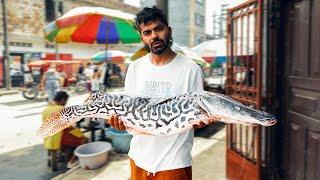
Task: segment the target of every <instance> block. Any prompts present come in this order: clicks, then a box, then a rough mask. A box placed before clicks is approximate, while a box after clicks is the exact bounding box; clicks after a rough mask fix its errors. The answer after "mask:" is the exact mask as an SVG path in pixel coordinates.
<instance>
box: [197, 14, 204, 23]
mask: <svg viewBox="0 0 320 180" xmlns="http://www.w3.org/2000/svg"><path fill="white" fill-rule="evenodd" d="M195 21H196V22H195V23H196V25H199V26H204V16H202V15H200V14H198V13H195Z"/></svg>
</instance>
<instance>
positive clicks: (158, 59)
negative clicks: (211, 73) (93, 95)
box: [107, 7, 205, 180]
mask: <svg viewBox="0 0 320 180" xmlns="http://www.w3.org/2000/svg"><path fill="white" fill-rule="evenodd" d="M136 26H137V28H138V29H139V31H140V35H141V39H142V41H143V42H144V44H145V46H146V47H147V48H148V49H149V51H150V53H149V54H147V55H145V56H143V57H141V58H140V59H138V60H136V61H135V62H134V63H132V64H131V65H130V66H129V68H128V71H127V74H126V78H125V93H126V94H127V95H130V96H142V97H152V98H167V97H172V96H176V95H179V94H183V93H187V92H191V91H199V90H203V81H204V79H203V74H202V71H201V69H200V67H199V66H198V65H197V64H196V63H195V62H194V61H192V60H191V59H189V58H186V57H184V56H182V55H179V54H176V53H175V52H174V51H173V50H172V49H171V47H170V46H171V43H172V30H171V27H170V26H169V25H168V21H167V18H166V17H165V15H164V14H163V12H162V10H160V9H158V8H157V7H151V8H150V7H146V8H144V9H142V10H141V11H140V12H138V14H137V17H136ZM107 123H108V124H110V125H111V126H112V127H114V128H116V129H118V130H125V128H126V127H125V125H124V123H123V121H122V120H121V119H120V118H119V117H118V116H117V115H116V114H114V115H112V116H111V117H108V119H107ZM203 126H205V125H204V124H200V125H197V126H194V128H200V127H203ZM193 137H194V130H193V129H192V130H189V131H186V132H183V133H181V134H176V135H170V136H151V135H141V134H139V135H138V134H137V135H133V138H132V140H131V144H130V151H129V153H128V155H129V157H130V167H131V179H132V180H146V179H150V178H151V179H167V180H190V179H192V171H191V166H192V157H191V149H192V145H193Z"/></svg>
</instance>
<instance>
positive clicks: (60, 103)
mask: <svg viewBox="0 0 320 180" xmlns="http://www.w3.org/2000/svg"><path fill="white" fill-rule="evenodd" d="M68 99H69V95H68V94H67V93H66V92H64V91H58V92H57V93H56V94H55V96H54V99H53V103H50V104H48V106H47V107H46V108H45V109H44V110H43V112H42V121H43V122H45V121H46V120H47V119H48V118H50V116H51V115H52V113H54V112H59V111H61V110H62V109H63V108H64V106H65V105H66V104H67V101H68ZM87 142H88V139H87V138H86V137H85V136H84V134H83V133H82V132H81V131H80V129H78V128H75V127H73V126H70V127H68V128H66V129H64V130H63V131H60V132H58V133H56V134H54V135H52V136H49V137H47V138H45V139H44V147H45V149H47V150H60V149H64V148H75V147H78V146H80V145H82V144H84V143H87ZM76 164H77V159H76V156H75V155H72V157H71V158H70V160H69V162H68V165H67V166H68V168H71V167H73V166H75V165H76Z"/></svg>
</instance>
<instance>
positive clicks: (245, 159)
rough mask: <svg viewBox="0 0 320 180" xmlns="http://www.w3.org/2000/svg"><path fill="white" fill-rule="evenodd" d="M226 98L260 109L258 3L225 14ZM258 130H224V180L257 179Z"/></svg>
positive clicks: (241, 127) (231, 127) (258, 0)
mask: <svg viewBox="0 0 320 180" xmlns="http://www.w3.org/2000/svg"><path fill="white" fill-rule="evenodd" d="M227 24H228V27H227V31H228V35H227V51H228V52H227V53H228V62H227V82H226V94H227V95H229V96H230V97H232V98H233V99H235V100H237V101H239V102H241V103H243V104H245V105H248V106H251V107H253V108H257V109H259V108H261V102H262V98H261V87H262V77H261V76H262V72H261V71H262V70H261V66H262V0H249V1H247V2H245V3H243V4H240V5H238V6H236V7H234V8H232V9H229V10H228V19H227ZM260 130H261V128H260V127H259V126H256V127H248V126H244V125H228V126H227V178H228V179H246V180H248V179H259V178H260V161H261V156H260V152H261V149H260V144H261V142H260V134H261V133H260Z"/></svg>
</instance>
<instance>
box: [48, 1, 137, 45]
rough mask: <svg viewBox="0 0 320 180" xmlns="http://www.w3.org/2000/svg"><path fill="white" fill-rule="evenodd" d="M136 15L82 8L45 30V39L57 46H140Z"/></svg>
mask: <svg viewBox="0 0 320 180" xmlns="http://www.w3.org/2000/svg"><path fill="white" fill-rule="evenodd" d="M134 18H135V16H134V15H132V14H129V13H125V12H122V11H118V10H113V9H108V8H102V7H78V8H74V9H72V10H70V11H69V12H67V13H66V14H64V15H63V16H61V17H60V18H58V19H57V20H55V21H53V22H51V23H50V24H48V25H47V26H46V28H45V38H46V39H47V40H49V41H55V42H57V43H68V42H70V41H72V42H80V43H90V44H92V43H98V44H117V43H119V42H121V43H139V42H140V34H139V32H138V30H137V29H136V26H135V25H134V23H133V19H134Z"/></svg>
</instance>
